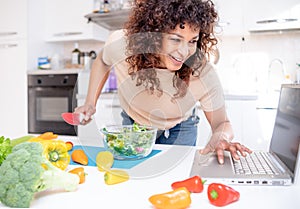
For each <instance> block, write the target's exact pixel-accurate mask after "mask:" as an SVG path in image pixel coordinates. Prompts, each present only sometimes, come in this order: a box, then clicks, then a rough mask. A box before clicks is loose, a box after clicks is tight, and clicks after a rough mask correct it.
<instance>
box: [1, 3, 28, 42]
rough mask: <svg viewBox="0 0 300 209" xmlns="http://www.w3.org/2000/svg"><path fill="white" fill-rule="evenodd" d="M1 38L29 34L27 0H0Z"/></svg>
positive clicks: (19, 36) (11, 38)
mask: <svg viewBox="0 0 300 209" xmlns="http://www.w3.org/2000/svg"><path fill="white" fill-rule="evenodd" d="M0 17H1V18H0V40H3V39H4V40H15V39H21V38H22V39H24V38H26V36H27V23H26V20H27V18H26V17H27V0H22V1H19V0H0Z"/></svg>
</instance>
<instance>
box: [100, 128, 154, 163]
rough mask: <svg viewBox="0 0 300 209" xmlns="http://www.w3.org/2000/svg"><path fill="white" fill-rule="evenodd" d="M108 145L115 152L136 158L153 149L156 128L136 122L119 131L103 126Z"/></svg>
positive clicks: (118, 154)
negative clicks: (152, 128)
mask: <svg viewBox="0 0 300 209" xmlns="http://www.w3.org/2000/svg"><path fill="white" fill-rule="evenodd" d="M102 132H103V133H104V134H105V139H104V140H105V141H106V146H107V147H108V148H109V149H110V151H112V152H113V154H115V155H117V156H120V157H125V158H129V157H132V158H135V157H139V156H143V155H145V154H146V153H149V151H151V148H152V145H153V144H154V141H155V136H156V130H151V129H149V128H147V127H146V126H140V125H138V124H136V123H134V124H133V125H132V126H124V127H122V128H121V129H120V130H117V131H109V130H108V128H103V129H102Z"/></svg>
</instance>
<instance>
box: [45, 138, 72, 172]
mask: <svg viewBox="0 0 300 209" xmlns="http://www.w3.org/2000/svg"><path fill="white" fill-rule="evenodd" d="M40 143H41V144H42V145H43V148H44V152H43V154H44V156H45V157H46V158H47V159H48V160H49V161H50V162H51V163H52V164H53V165H54V166H56V167H58V168H60V169H61V170H65V169H66V168H67V167H68V165H69V164H70V160H71V157H70V155H69V153H68V147H67V145H66V143H65V142H64V141H61V140H50V141H48V140H47V141H40Z"/></svg>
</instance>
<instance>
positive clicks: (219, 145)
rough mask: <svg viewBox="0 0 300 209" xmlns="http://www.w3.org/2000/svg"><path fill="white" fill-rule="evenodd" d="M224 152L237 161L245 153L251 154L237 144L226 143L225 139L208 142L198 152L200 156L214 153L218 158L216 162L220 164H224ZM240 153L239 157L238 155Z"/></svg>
mask: <svg viewBox="0 0 300 209" xmlns="http://www.w3.org/2000/svg"><path fill="white" fill-rule="evenodd" d="M224 151H229V152H230V153H231V155H232V156H233V158H234V159H236V160H239V159H240V157H239V156H240V155H242V156H243V157H245V156H246V155H247V153H251V152H252V151H251V150H250V149H249V148H248V147H245V146H244V145H242V144H240V143H239V142H228V141H227V140H225V139H220V140H210V141H209V142H208V144H207V145H206V146H205V148H204V149H202V150H200V153H201V154H208V153H210V152H215V153H216V154H217V157H218V161H219V163H220V164H223V163H224ZM239 153H240V155H239Z"/></svg>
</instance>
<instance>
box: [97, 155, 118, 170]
mask: <svg viewBox="0 0 300 209" xmlns="http://www.w3.org/2000/svg"><path fill="white" fill-rule="evenodd" d="M96 164H97V167H98V170H99V171H107V170H109V169H111V167H112V165H113V164H114V156H113V154H112V153H111V152H109V151H102V152H99V153H98V154H97V156H96Z"/></svg>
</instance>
